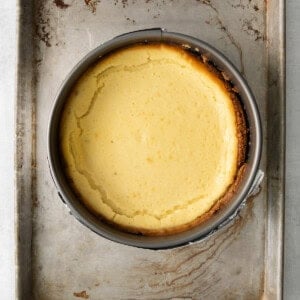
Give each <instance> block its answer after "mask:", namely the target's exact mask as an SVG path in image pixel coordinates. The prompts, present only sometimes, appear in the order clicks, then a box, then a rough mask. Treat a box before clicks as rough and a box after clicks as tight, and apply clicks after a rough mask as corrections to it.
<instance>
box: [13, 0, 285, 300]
mask: <svg viewBox="0 0 300 300" xmlns="http://www.w3.org/2000/svg"><path fill="white" fill-rule="evenodd" d="M19 11H20V17H19V32H18V36H19V57H18V92H17V102H16V112H17V113H16V115H17V118H16V123H17V126H16V128H17V132H16V190H17V197H16V205H17V216H16V217H17V218H16V220H17V227H18V236H17V246H18V249H17V267H18V269H17V283H18V284H17V295H18V297H19V299H26V300H27V299H41V300H43V299H46V300H47V299H49V300H50V299H51V300H52V299H80V298H83V299H169V298H170V299H174V298H175V299H176V298H187V299H189V298H190V299H219V298H220V299H261V298H264V299H280V298H281V295H282V227H283V201H284V186H283V170H284V160H283V159H284V109H285V103H284V55H285V49H284V1H283V0H274V1H259V0H226V1H220V0H215V1H213V0H211V1H209V0H200V1H196V0H190V1H185V0H173V1H172V0H141V1H137V0H128V1H125V0H122V1H117V0H113V1H109V0H101V1H96V0H82V1H79V0H65V1H62V0H54V1H53V0H45V1H37V0H36V1H29V0H20V2H19ZM151 27H162V28H165V29H167V30H169V31H176V32H181V33H185V34H188V35H192V36H195V37H197V38H200V39H202V40H204V41H207V42H208V43H209V44H211V45H213V46H215V47H216V48H218V49H219V50H221V51H222V52H223V53H224V54H225V55H226V56H227V57H228V58H229V59H230V60H231V61H232V62H233V63H234V64H235V65H236V66H237V67H238V68H239V69H240V71H241V72H242V74H243V75H244V76H245V78H246V79H247V81H248V83H249V85H250V87H251V88H252V90H253V92H254V95H255V97H256V100H257V102H258V106H259V110H260V113H261V116H262V120H263V133H264V147H263V156H262V161H261V166H260V167H261V169H262V170H263V171H264V172H265V180H264V182H263V184H262V185H261V191H260V193H259V194H258V195H257V196H256V197H252V198H249V199H248V201H247V204H246V206H245V207H244V208H243V209H242V210H241V211H240V213H239V215H238V216H237V217H236V218H235V219H234V220H233V221H231V222H230V223H229V224H228V225H226V226H225V227H224V228H222V229H221V230H219V231H218V232H217V233H215V234H214V235H212V236H210V237H209V238H207V239H206V240H204V241H203V242H201V243H197V244H194V245H189V246H185V247H182V248H178V249H172V250H162V251H151V250H143V249H136V248H132V247H128V246H125V245H119V244H116V243H114V242H111V241H108V240H106V239H104V238H102V237H99V236H97V235H96V234H95V233H93V232H91V231H90V230H89V229H87V228H85V227H84V226H82V225H81V224H80V223H79V222H78V221H76V220H75V219H74V218H73V217H72V216H70V215H69V214H68V211H67V209H65V207H64V205H63V204H62V202H61V201H60V199H59V197H58V195H57V193H56V189H55V186H54V184H53V182H52V179H51V176H50V173H49V170H48V165H47V154H46V141H47V125H48V118H49V113H50V109H51V107H52V105H53V101H54V97H55V94H56V92H57V90H58V88H59V86H60V84H61V83H62V81H63V79H64V78H65V76H66V75H67V74H68V72H69V71H70V70H71V68H72V67H73V66H74V65H75V64H76V63H77V61H78V60H79V59H81V58H82V57H83V56H84V55H85V54H86V53H88V52H89V51H90V50H91V49H93V48H94V47H96V46H98V45H99V44H100V43H102V42H104V41H106V40H108V39H110V38H112V37H114V36H116V35H118V34H122V33H124V32H128V31H133V30H138V29H143V28H151Z"/></svg>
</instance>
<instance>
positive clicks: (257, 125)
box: [48, 28, 262, 249]
mask: <svg viewBox="0 0 300 300" xmlns="http://www.w3.org/2000/svg"><path fill="white" fill-rule="evenodd" d="M141 42H144V43H145V42H166V43H175V44H178V45H181V46H182V47H188V48H190V49H191V50H192V51H193V50H195V51H196V52H198V53H199V54H201V55H205V57H207V58H208V59H209V60H211V61H212V62H213V63H214V64H215V65H216V66H217V68H218V69H219V70H222V71H224V72H225V73H226V75H227V76H228V77H229V79H230V81H231V82H232V83H233V85H234V86H235V87H236V88H237V89H238V91H239V94H240V97H241V100H242V103H243V106H244V109H245V112H246V115H247V120H248V126H249V131H250V143H249V144H250V146H249V150H248V161H247V163H248V167H247V170H246V173H245V175H244V177H243V179H242V183H241V185H240V187H239V189H238V191H237V193H236V194H235V196H234V197H233V199H232V200H231V201H230V203H229V204H228V205H226V206H225V207H224V208H222V209H220V210H219V211H218V212H217V213H216V214H214V215H213V216H212V217H211V218H210V219H209V220H208V221H206V222H204V223H201V224H200V225H198V226H197V227H195V228H192V229H190V230H188V231H185V232H182V233H177V234H174V235H169V236H161V237H160V236H143V235H136V234H131V233H126V232H123V231H120V230H118V229H115V228H113V227H111V226H109V225H108V224H106V223H104V222H102V221H101V220H99V218H97V217H96V216H95V215H93V214H92V213H91V212H90V211H89V210H88V209H87V208H86V207H85V206H84V205H83V204H82V203H81V202H80V201H79V200H78V198H77V197H76V196H75V194H74V193H73V191H72V189H71V187H70V186H69V184H68V181H67V180H66V177H65V175H64V172H63V169H62V165H61V160H60V154H59V148H58V132H59V122H60V116H61V112H62V109H63V106H64V102H65V100H66V98H67V96H68V94H69V92H70V90H71V88H72V87H73V85H74V84H75V83H76V81H77V79H78V78H79V77H80V76H81V75H82V74H83V73H84V72H85V71H86V70H87V69H88V68H89V67H90V66H91V65H92V64H93V63H95V62H96V61H98V60H99V58H101V57H102V56H104V55H105V54H107V53H109V52H111V51H114V50H116V49H118V48H122V47H124V46H128V45H130V44H134V43H141ZM261 147H262V133H261V122H260V117H259V112H258V109H257V105H256V102H255V99H254V96H253V94H252V92H251V90H250V88H249V86H248V84H247V83H246V81H245V79H244V78H243V76H242V75H241V74H240V73H239V72H238V70H237V69H236V68H235V67H234V66H233V64H232V63H231V62H230V61H229V60H228V59H227V58H226V57H225V56H224V55H223V54H221V53H220V52H219V51H217V50H216V49H214V48H213V47H212V46H210V45H208V44H207V43H205V42H203V41H201V40H199V39H196V38H193V37H191V36H187V35H183V34H180V33H174V32H167V31H165V30H163V29H160V28H157V29H147V30H140V31H135V32H130V33H127V34H123V35H121V36H118V37H116V38H114V39H112V40H110V41H108V42H106V43H104V44H102V45H100V46H99V47H97V48H96V49H94V50H92V51H91V52H90V53H89V54H87V55H86V56H85V57H84V58H83V59H82V60H81V61H80V62H79V63H78V64H77V65H76V66H75V67H74V68H73V70H72V71H71V72H70V74H69V75H68V76H67V78H66V79H65V81H64V83H63V84H62V86H61V88H60V90H59V92H58V94H57V97H56V99H55V103H54V107H53V109H52V112H51V116H50V121H49V128H48V161H49V167H50V171H51V175H52V178H53V180H54V182H55V185H56V187H57V190H58V194H59V196H60V197H61V199H62V200H63V202H64V203H65V204H66V205H67V206H68V208H69V210H70V213H71V214H72V215H73V216H74V217H76V218H77V219H78V220H79V221H80V222H81V223H82V224H84V225H85V226H87V227H88V228H90V229H91V230H93V231H94V232H96V233H97V234H99V235H101V236H103V237H105V238H108V239H110V240H113V241H115V242H118V243H122V244H126V245H130V246H135V247H141V248H148V249H166V248H172V247H178V246H182V245H184V244H187V243H191V242H194V241H198V240H200V239H203V238H204V237H206V236H207V235H208V234H209V233H211V232H212V231H214V230H215V229H216V228H219V226H220V224H222V223H224V222H226V220H228V219H230V217H231V216H233V215H234V214H235V212H236V211H237V209H238V208H239V206H240V204H241V203H242V202H243V200H244V199H245V198H246V196H247V195H248V193H249V192H250V190H251V187H252V185H253V183H254V180H255V176H256V174H257V171H258V166H259V161H260V156H261Z"/></svg>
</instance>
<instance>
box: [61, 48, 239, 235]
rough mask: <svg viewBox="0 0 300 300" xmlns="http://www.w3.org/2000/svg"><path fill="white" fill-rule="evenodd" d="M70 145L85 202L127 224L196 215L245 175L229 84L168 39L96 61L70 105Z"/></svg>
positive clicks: (66, 143)
mask: <svg viewBox="0 0 300 300" xmlns="http://www.w3.org/2000/svg"><path fill="white" fill-rule="evenodd" d="M60 144H61V151H62V156H63V160H64V162H65V165H66V173H67V175H68V177H69V178H70V179H71V181H72V184H73V186H74V188H75V189H76V191H77V192H78V193H79V194H80V197H81V200H82V201H83V202H84V203H85V204H86V205H87V206H88V207H89V208H90V209H92V210H93V211H95V212H96V213H98V214H100V215H102V216H104V217H105V218H106V219H108V220H111V221H113V222H115V223H117V224H119V225H121V226H124V227H132V228H140V229H146V230H147V229H148V230H162V229H170V228H173V227H178V226H181V225H184V224H186V223H189V222H192V221H193V220H195V219H196V218H197V217H199V216H201V215H202V214H204V213H205V212H207V211H208V210H209V209H210V208H211V207H212V206H213V205H214V204H215V203H216V201H217V200H218V199H219V198H220V197H221V196H222V195H223V194H224V193H225V192H226V190H227V188H228V187H229V186H230V184H232V182H233V181H234V178H235V174H236V172H237V149H238V140H237V129H236V119H235V113H234V107H233V104H232V101H231V99H230V96H229V94H228V92H227V91H226V89H225V88H224V85H223V83H222V82H221V81H220V80H219V79H217V78H216V76H215V75H213V74H211V73H210V72H209V71H208V70H207V69H206V67H205V66H204V65H203V64H202V63H201V62H199V61H196V59H195V58H193V57H192V56H191V55H189V54H187V53H186V52H184V51H183V50H179V49H178V48H175V47H171V46H167V45H164V44H160V45H154V44H153V45H139V46H132V47H130V48H126V49H123V50H121V51H118V52H116V53H114V54H113V55H110V56H108V57H106V58H103V59H101V60H99V62H98V63H97V64H95V65H94V66H93V67H91V68H90V69H89V70H88V71H87V72H86V73H85V74H84V75H83V76H82V77H81V78H80V79H79V81H78V82H77V84H76V85H75V86H74V88H73V90H72V93H71V94H70V96H69V99H68V100H67V102H66V106H65V108H64V111H63V115H62V120H61V131H60Z"/></svg>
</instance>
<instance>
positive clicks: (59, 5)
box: [53, 0, 70, 9]
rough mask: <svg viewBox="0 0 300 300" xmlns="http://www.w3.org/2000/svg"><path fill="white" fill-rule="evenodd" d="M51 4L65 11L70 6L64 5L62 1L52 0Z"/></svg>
mask: <svg viewBox="0 0 300 300" xmlns="http://www.w3.org/2000/svg"><path fill="white" fill-rule="evenodd" d="M53 3H54V4H55V5H56V6H57V7H58V8H61V9H66V8H68V7H69V6H70V4H66V3H65V2H64V1H63V0H54V1H53Z"/></svg>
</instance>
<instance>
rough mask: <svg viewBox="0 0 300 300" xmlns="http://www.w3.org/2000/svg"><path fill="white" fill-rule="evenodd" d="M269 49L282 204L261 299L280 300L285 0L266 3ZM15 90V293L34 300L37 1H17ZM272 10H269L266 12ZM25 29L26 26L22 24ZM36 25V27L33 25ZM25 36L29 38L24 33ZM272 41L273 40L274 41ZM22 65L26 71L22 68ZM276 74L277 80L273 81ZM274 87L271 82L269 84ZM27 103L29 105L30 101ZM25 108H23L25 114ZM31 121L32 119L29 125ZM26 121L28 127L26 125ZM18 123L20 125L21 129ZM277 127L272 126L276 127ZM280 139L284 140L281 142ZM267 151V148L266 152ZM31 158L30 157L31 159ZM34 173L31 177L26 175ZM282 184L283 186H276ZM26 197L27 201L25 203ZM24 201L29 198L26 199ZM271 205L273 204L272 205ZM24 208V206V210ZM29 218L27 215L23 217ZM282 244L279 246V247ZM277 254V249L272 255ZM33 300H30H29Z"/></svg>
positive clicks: (273, 210) (271, 232)
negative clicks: (273, 67) (26, 146)
mask: <svg viewBox="0 0 300 300" xmlns="http://www.w3.org/2000/svg"><path fill="white" fill-rule="evenodd" d="M265 5H266V12H265V19H266V24H265V26H266V36H267V41H266V47H269V48H271V47H273V48H274V49H275V48H276V47H277V48H276V49H277V52H276V51H275V52H276V53H278V56H275V57H274V55H270V51H266V53H267V65H268V66H270V65H272V64H274V63H276V65H277V66H278V68H277V72H275V71H274V70H273V72H272V71H271V70H270V68H267V78H268V80H267V84H268V91H267V95H266V97H267V98H269V97H270V96H271V95H277V100H278V103H279V104H278V106H277V108H278V107H280V111H281V114H280V116H279V117H277V119H276V121H275V122H274V123H275V125H277V126H276V128H277V129H278V132H279V138H278V139H277V146H276V149H275V151H277V155H278V157H279V159H278V162H277V164H276V162H274V163H273V164H272V165H271V166H270V164H269V163H267V164H266V166H267V168H266V169H267V172H266V175H267V194H268V198H269V195H270V194H271V197H273V196H277V200H278V202H276V205H275V207H274V206H270V205H268V207H267V214H268V216H269V217H268V219H267V220H266V225H265V226H266V232H267V234H268V236H269V239H268V238H266V239H265V262H266V265H267V266H268V268H269V270H272V271H270V272H268V273H267V274H265V278H264V294H263V298H265V297H266V299H269V297H273V298H272V299H282V297H283V275H284V274H283V246H284V245H283V241H284V240H283V238H284V195H285V138H286V134H285V125H286V123H285V119H286V116H285V104H286V103H285V87H286V82H285V72H286V70H285V57H286V45H285V36H286V35H285V33H286V28H285V11H286V1H285V0H276V1H266V2H265ZM17 10H18V14H17V15H18V17H17V24H18V25H17V34H16V36H17V45H18V50H17V59H16V61H17V62H16V64H17V72H16V77H17V80H16V82H17V87H16V90H17V92H16V96H15V111H16V114H15V124H16V126H15V153H14V156H15V170H14V171H15V186H16V193H15V199H14V202H15V229H16V230H15V232H16V233H15V257H16V268H15V278H16V285H15V289H16V291H15V295H16V299H30V297H31V295H32V294H31V292H32V270H31V255H32V250H33V249H32V244H31V237H32V224H31V223H32V220H31V219H32V218H31V217H32V214H31V209H32V207H34V205H35V203H34V202H35V197H36V195H35V181H36V170H35V169H36V158H35V155H36V153H35V134H36V131H35V130H36V129H35V118H36V115H35V114H36V112H35V104H36V97H35V95H34V93H32V92H33V90H34V88H35V84H36V83H35V75H34V72H33V69H34V66H33V64H34V58H33V56H34V55H32V57H27V56H28V55H26V54H24V53H27V52H26V51H22V50H23V49H24V47H26V48H27V49H29V50H28V51H30V50H31V51H32V53H34V43H33V40H34V37H33V28H27V27H26V25H27V26H30V25H29V24H28V23H31V24H33V22H34V3H33V2H31V1H28V0H18V1H17ZM267 11H268V12H267ZM274 18H275V19H276V20H278V23H276V24H277V26H274V27H273V26H272V25H271V24H273V23H272V19H274ZM24 25H25V26H24ZM32 27H33V26H32ZM26 32H27V34H28V33H31V34H30V35H29V36H30V37H31V39H32V43H29V42H28V35H26ZM24 33H25V34H24ZM271 37H272V38H271ZM24 66H25V67H27V68H30V71H31V74H30V76H28V73H26V75H27V76H26V77H29V78H26V80H25V81H26V82H25V84H23V81H24V78H25V77H24V74H23V73H22V70H23V68H24ZM22 67H23V68H22ZM274 76H275V79H274ZM271 79H272V80H277V81H276V84H274V82H273V83H272V82H271V81H270V80H271ZM271 83H272V84H271ZM24 85H27V88H28V87H29V88H30V91H28V90H27V94H29V96H31V97H29V98H30V99H31V100H30V102H29V104H30V105H28V106H27V107H24V101H26V99H25V98H26V96H27V94H26V93H25V95H24V90H25V91H26V87H24ZM26 103H27V102H26ZM269 107H270V106H268V107H267V111H266V116H267V130H266V131H267V135H268V137H269V136H270V133H273V131H272V129H273V127H271V126H270V125H269V124H270V120H271V117H272V116H271V113H272V110H271V112H270V109H269ZM22 108H23V110H22ZM28 120H30V121H28ZM26 122H27V123H26ZM19 125H20V126H19ZM273 125H274V124H273ZM278 140H279V141H280V142H279V143H278ZM28 142H29V145H30V147H31V148H30V150H31V151H26V152H31V153H30V154H31V155H30V157H27V158H29V161H26V158H25V159H24V157H25V156H26V153H25V151H24V149H23V145H24V144H26V143H28ZM266 144H267V146H266V147H267V149H268V148H269V147H272V149H273V147H274V136H273V137H271V138H270V139H267V143H266ZM267 153H268V150H267ZM27 156H28V155H27ZM269 173H271V174H275V176H274V175H273V176H268V175H269ZM28 174H30V176H28ZM278 183H280V184H278ZM274 184H276V186H277V195H274V194H276V192H275V193H273V192H272V191H273V190H272V189H273V187H274ZM26 197H27V199H26ZM24 199H25V200H24ZM24 201H25V202H26V201H27V202H29V203H30V207H27V213H29V215H30V218H28V215H26V213H24V211H23V209H24V207H25V208H26V206H28V203H27V205H26V203H24ZM268 203H269V201H268ZM24 205H25V206H24ZM25 215H26V216H25ZM271 217H277V218H278V220H280V222H278V223H279V226H278V228H274V227H273V228H272V226H270V225H269V224H268V220H269V219H270V218H271ZM24 224H25V225H26V226H27V228H28V229H29V230H28V232H27V235H26V236H24V235H23V231H22V225H24ZM271 237H273V238H276V239H273V240H272V239H271V244H273V246H274V247H275V249H276V250H277V256H276V260H275V264H274V260H273V258H271V257H270V253H269V251H270V249H271V248H270V247H271V245H270V238H271ZM277 241H278V243H277ZM272 253H273V254H274V251H273V252H272ZM24 271H26V275H24ZM28 297H29V298H28Z"/></svg>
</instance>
